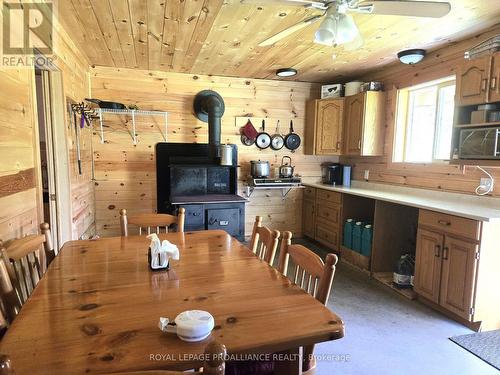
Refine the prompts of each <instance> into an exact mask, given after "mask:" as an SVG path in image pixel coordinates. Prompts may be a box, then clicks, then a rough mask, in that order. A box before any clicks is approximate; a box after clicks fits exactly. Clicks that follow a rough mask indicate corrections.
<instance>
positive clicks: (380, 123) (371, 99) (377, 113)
mask: <svg viewBox="0 0 500 375" xmlns="http://www.w3.org/2000/svg"><path fill="white" fill-rule="evenodd" d="M384 100H385V95H384V93H383V92H381V91H367V92H361V93H359V94H356V95H352V96H348V97H346V98H345V104H344V133H345V146H344V150H343V154H344V155H359V156H380V155H383V153H384V127H385V123H384V122H385V113H384V112H385V106H384Z"/></svg>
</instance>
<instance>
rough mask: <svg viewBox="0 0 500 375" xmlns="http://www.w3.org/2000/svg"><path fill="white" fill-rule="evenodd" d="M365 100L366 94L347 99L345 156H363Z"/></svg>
mask: <svg viewBox="0 0 500 375" xmlns="http://www.w3.org/2000/svg"><path fill="white" fill-rule="evenodd" d="M364 108H365V100H364V93H359V94H357V95H353V96H348V97H347V98H346V99H345V118H344V120H345V122H344V127H345V138H346V141H345V154H346V155H360V154H361V141H362V140H361V138H362V134H363V133H362V132H363V120H364Z"/></svg>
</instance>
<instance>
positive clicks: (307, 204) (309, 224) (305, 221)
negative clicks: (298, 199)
mask: <svg viewBox="0 0 500 375" xmlns="http://www.w3.org/2000/svg"><path fill="white" fill-rule="evenodd" d="M315 219H316V212H315V204H314V201H310V200H307V199H305V200H304V203H303V207H302V230H303V232H304V235H305V236H307V237H309V238H314V235H315V231H314V227H315Z"/></svg>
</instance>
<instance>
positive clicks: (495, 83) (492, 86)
mask: <svg viewBox="0 0 500 375" xmlns="http://www.w3.org/2000/svg"><path fill="white" fill-rule="evenodd" d="M490 88H491V89H492V90H495V89H496V88H497V77H493V78H492V79H491V85H490Z"/></svg>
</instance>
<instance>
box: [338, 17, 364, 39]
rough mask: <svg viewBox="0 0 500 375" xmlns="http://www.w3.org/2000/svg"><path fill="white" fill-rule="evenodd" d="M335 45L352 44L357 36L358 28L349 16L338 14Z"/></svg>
mask: <svg viewBox="0 0 500 375" xmlns="http://www.w3.org/2000/svg"><path fill="white" fill-rule="evenodd" d="M336 34H337V35H336V37H335V43H336V44H345V43H349V42H352V41H353V40H354V39H356V37H357V36H358V35H359V30H358V27H357V26H356V23H355V22H354V18H352V16H351V15H350V14H342V13H339V14H338V21H337V33H336Z"/></svg>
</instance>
